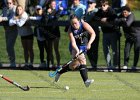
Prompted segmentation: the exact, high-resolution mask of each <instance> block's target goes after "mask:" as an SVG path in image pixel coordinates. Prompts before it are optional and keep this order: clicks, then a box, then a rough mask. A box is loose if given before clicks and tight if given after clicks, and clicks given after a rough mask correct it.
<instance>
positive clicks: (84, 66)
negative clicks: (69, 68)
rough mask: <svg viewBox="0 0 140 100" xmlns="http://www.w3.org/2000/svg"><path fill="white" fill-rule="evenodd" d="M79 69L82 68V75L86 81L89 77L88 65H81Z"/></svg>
mask: <svg viewBox="0 0 140 100" xmlns="http://www.w3.org/2000/svg"><path fill="white" fill-rule="evenodd" d="M79 70H80V74H81V77H82V79H83V81H84V82H85V81H86V80H87V79H88V75H87V68H86V65H80V66H79Z"/></svg>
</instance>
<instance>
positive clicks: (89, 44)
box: [82, 22, 96, 50]
mask: <svg viewBox="0 0 140 100" xmlns="http://www.w3.org/2000/svg"><path fill="white" fill-rule="evenodd" d="M82 23H83V27H84V29H85V30H86V31H87V32H88V33H89V34H90V39H89V42H88V44H87V50H89V49H90V47H91V44H92V42H93V41H94V40H95V37H96V34H95V31H94V30H93V28H92V27H91V26H90V25H89V24H88V23H87V22H82Z"/></svg>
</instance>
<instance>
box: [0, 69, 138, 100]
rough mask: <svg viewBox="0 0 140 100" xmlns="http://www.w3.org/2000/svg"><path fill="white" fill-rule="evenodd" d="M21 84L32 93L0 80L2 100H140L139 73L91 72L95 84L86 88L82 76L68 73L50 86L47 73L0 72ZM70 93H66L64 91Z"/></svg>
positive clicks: (0, 96)
mask: <svg viewBox="0 0 140 100" xmlns="http://www.w3.org/2000/svg"><path fill="white" fill-rule="evenodd" d="M0 73H1V74H3V75H5V76H8V77H9V78H11V79H12V80H14V81H16V82H18V83H19V84H21V85H23V86H26V85H29V86H30V91H22V90H20V89H19V88H17V87H15V86H13V85H12V84H9V83H7V82H6V81H5V80H3V79H0V100H140V96H139V93H140V79H139V73H117V72H115V73H104V72H89V78H93V79H94V80H95V82H94V83H93V84H92V85H91V86H90V87H89V88H86V87H85V86H84V84H83V82H82V79H81V77H80V74H79V72H77V71H75V72H68V73H65V74H63V75H62V76H61V78H60V81H59V82H58V83H57V85H54V84H50V83H51V82H52V81H53V78H49V77H48V72H47V71H29V70H28V71H20V70H0ZM65 86H69V87H70V90H68V91H65V90H64V87H65Z"/></svg>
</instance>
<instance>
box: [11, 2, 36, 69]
mask: <svg viewBox="0 0 140 100" xmlns="http://www.w3.org/2000/svg"><path fill="white" fill-rule="evenodd" d="M27 20H28V15H27V13H26V12H25V11H24V9H23V7H22V6H21V5H18V6H17V8H16V14H15V15H14V16H13V17H12V18H11V19H10V20H9V25H10V26H13V25H17V29H18V34H19V35H20V36H21V42H22V46H23V49H24V60H25V65H24V67H29V68H33V61H34V52H33V31H32V28H31V26H27V25H26V21H27ZM29 59H30V63H29V62H28V60H29Z"/></svg>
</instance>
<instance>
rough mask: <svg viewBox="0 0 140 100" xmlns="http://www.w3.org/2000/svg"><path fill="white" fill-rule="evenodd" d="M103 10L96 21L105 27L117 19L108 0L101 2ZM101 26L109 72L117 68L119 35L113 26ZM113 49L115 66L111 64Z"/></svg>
mask: <svg viewBox="0 0 140 100" xmlns="http://www.w3.org/2000/svg"><path fill="white" fill-rule="evenodd" d="M100 4H101V9H99V10H98V12H97V13H96V14H95V17H96V20H97V21H99V22H101V23H102V24H103V25H104V24H105V23H110V22H112V21H114V20H115V18H116V17H117V15H116V13H115V11H114V10H113V9H112V8H111V7H110V6H109V2H108V0H101V2H100ZM103 25H102V26H101V29H102V32H103V52H104V56H105V60H106V63H107V67H108V71H113V70H112V69H114V68H115V67H117V63H118V61H117V60H118V59H117V58H118V57H117V39H118V34H117V32H116V29H115V27H113V25H108V26H103ZM111 48H112V56H113V64H112V63H111V53H110V49H111Z"/></svg>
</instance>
